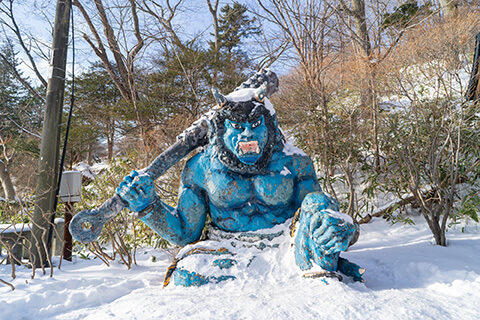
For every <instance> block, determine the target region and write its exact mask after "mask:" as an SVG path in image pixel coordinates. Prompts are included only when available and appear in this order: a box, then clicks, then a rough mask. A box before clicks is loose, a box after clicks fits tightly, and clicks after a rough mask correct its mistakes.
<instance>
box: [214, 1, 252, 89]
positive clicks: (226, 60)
mask: <svg viewBox="0 0 480 320" xmlns="http://www.w3.org/2000/svg"><path fill="white" fill-rule="evenodd" d="M220 12H221V14H220V17H219V19H218V39H217V41H216V42H215V41H210V42H209V45H210V54H211V55H213V57H214V59H212V66H211V68H212V69H213V70H214V74H217V73H218V76H217V82H218V83H215V84H214V85H215V86H217V87H219V88H220V89H223V90H224V91H225V92H229V91H231V90H233V89H235V88H236V87H237V86H238V85H239V84H240V83H241V82H242V81H243V80H244V79H245V77H246V76H247V74H250V73H251V72H252V71H256V70H252V69H254V66H253V63H252V62H251V60H250V59H249V57H248V54H247V53H246V52H245V51H244V50H242V45H243V41H244V39H246V38H249V37H251V36H253V35H256V34H259V33H260V29H259V27H258V26H257V25H256V18H250V17H249V16H248V15H247V7H246V6H245V5H243V4H240V3H239V2H237V1H234V2H233V5H230V4H227V5H225V6H223V7H222V8H221V9H220ZM216 45H217V48H216ZM216 49H217V50H218V51H216Z"/></svg>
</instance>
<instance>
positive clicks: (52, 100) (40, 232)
mask: <svg viewBox="0 0 480 320" xmlns="http://www.w3.org/2000/svg"><path fill="white" fill-rule="evenodd" d="M70 9H71V0H57V9H56V14H55V24H54V29H53V42H52V51H51V55H52V57H51V65H50V71H49V75H48V84H47V96H46V100H45V116H44V121H43V129H42V141H41V145H40V159H39V164H38V169H39V170H38V172H39V173H38V178H37V187H36V192H35V208H34V212H33V228H32V240H33V244H34V246H33V250H32V256H31V257H30V260H31V261H32V263H35V266H37V267H41V266H46V265H48V263H47V257H48V256H47V254H49V253H48V252H46V250H45V245H44V244H45V241H46V237H47V234H48V229H49V221H50V216H51V215H52V213H53V205H54V200H55V196H56V193H57V190H56V189H57V182H58V158H59V149H60V147H59V145H60V143H59V142H60V124H61V120H62V109H63V108H62V107H63V97H64V90H65V67H66V63H67V47H68V30H69V26H70Z"/></svg>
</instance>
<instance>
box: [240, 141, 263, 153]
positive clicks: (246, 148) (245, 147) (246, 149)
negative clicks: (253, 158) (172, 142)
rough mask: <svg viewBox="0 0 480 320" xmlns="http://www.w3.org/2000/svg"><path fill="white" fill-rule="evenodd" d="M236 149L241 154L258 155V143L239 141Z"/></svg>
mask: <svg viewBox="0 0 480 320" xmlns="http://www.w3.org/2000/svg"><path fill="white" fill-rule="evenodd" d="M238 149H239V151H240V153H241V154H247V153H260V147H259V146H258V141H248V142H244V141H240V142H238Z"/></svg>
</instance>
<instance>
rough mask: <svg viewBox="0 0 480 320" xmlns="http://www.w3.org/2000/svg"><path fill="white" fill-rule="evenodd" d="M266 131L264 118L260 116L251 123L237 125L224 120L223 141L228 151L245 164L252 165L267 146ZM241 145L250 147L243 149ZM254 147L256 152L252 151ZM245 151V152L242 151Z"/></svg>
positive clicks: (234, 122) (237, 123)
mask: <svg viewBox="0 0 480 320" xmlns="http://www.w3.org/2000/svg"><path fill="white" fill-rule="evenodd" d="M267 137H268V129H267V126H266V125H265V118H264V117H263V116H260V117H259V118H258V119H255V120H254V121H253V122H249V121H247V122H243V123H239V122H236V121H233V120H229V119H227V120H225V134H224V136H223V141H224V142H225V145H226V146H227V148H228V149H230V150H231V151H232V152H233V154H234V155H235V156H236V157H237V158H238V159H239V160H240V161H241V162H243V163H245V164H254V163H255V162H257V160H258V159H260V157H261V156H262V153H263V149H264V148H265V145H266V144H267ZM242 145H246V146H251V147H244V148H242ZM255 145H256V146H257V148H258V150H256V151H254V150H253V149H255ZM243 149H246V151H243Z"/></svg>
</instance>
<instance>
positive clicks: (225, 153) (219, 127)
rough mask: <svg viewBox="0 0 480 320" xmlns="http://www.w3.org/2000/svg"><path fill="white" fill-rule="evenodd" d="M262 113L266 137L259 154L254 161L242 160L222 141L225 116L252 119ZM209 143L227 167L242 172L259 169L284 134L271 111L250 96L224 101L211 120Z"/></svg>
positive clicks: (280, 143) (281, 146) (252, 172)
mask: <svg viewBox="0 0 480 320" xmlns="http://www.w3.org/2000/svg"><path fill="white" fill-rule="evenodd" d="M262 115H263V117H264V119H265V125H266V126H267V129H268V138H267V143H266V145H265V148H264V149H263V153H262V156H261V157H260V158H259V159H258V160H257V161H256V162H255V163H254V164H251V165H249V164H245V163H243V162H241V161H240V160H239V159H238V158H237V156H236V155H235V154H234V153H233V152H232V151H230V150H229V149H228V148H227V147H226V146H225V142H224V141H223V135H224V134H225V120H226V119H229V120H233V121H235V122H247V121H248V122H254V121H255V120H257V119H258V118H259V117H260V116H262ZM211 125H212V128H211V131H210V136H209V138H210V143H211V144H212V145H213V146H214V147H215V148H216V151H217V155H218V159H219V160H220V161H221V162H222V163H223V164H225V166H227V167H228V168H229V169H230V170H233V171H235V172H238V173H242V174H257V173H262V172H263V171H264V170H265V168H266V166H267V164H268V161H269V160H270V158H271V157H272V154H273V152H274V151H275V150H282V148H283V135H282V133H281V132H280V130H279V129H278V126H277V116H276V114H275V113H273V114H272V113H271V112H270V110H268V109H267V108H266V107H265V104H264V103H262V102H258V101H256V100H255V99H254V98H252V99H251V100H249V101H241V102H236V101H228V100H227V101H226V103H225V104H224V105H223V106H222V107H221V108H220V109H219V110H218V111H217V113H216V114H215V116H214V117H213V119H212V121H211Z"/></svg>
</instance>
